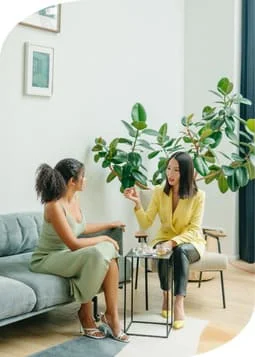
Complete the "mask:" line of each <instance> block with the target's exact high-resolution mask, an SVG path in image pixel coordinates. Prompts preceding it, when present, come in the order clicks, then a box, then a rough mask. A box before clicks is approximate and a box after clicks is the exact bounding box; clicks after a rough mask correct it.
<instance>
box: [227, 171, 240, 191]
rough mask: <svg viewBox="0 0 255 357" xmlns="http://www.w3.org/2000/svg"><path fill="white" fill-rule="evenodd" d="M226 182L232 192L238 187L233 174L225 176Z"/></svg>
mask: <svg viewBox="0 0 255 357" xmlns="http://www.w3.org/2000/svg"><path fill="white" fill-rule="evenodd" d="M227 183H228V187H229V188H230V190H231V191H232V192H236V191H237V190H238V189H239V185H238V182H237V180H236V176H235V174H234V175H232V176H228V177H227Z"/></svg>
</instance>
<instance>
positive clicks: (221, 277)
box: [220, 270, 226, 309]
mask: <svg viewBox="0 0 255 357" xmlns="http://www.w3.org/2000/svg"><path fill="white" fill-rule="evenodd" d="M220 282H221V292H222V302H223V309H226V300H225V289H224V281H223V271H222V270H221V271H220Z"/></svg>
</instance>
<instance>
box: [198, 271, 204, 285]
mask: <svg viewBox="0 0 255 357" xmlns="http://www.w3.org/2000/svg"><path fill="white" fill-rule="evenodd" d="M202 275H203V272H202V271H201V272H200V273H199V281H198V287H199V288H200V286H201V281H202Z"/></svg>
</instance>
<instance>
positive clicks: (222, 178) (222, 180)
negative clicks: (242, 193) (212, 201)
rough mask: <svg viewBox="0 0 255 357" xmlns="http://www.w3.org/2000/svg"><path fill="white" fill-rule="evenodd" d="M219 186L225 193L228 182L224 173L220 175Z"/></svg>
mask: <svg viewBox="0 0 255 357" xmlns="http://www.w3.org/2000/svg"><path fill="white" fill-rule="evenodd" d="M218 187H219V189H220V192H222V193H225V192H226V191H227V190H228V182H227V179H226V177H225V176H224V175H223V174H221V175H219V177H218Z"/></svg>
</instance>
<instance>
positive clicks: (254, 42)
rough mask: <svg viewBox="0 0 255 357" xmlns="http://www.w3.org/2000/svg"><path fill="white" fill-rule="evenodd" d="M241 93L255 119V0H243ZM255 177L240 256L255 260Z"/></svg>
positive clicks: (242, 204)
mask: <svg viewBox="0 0 255 357" xmlns="http://www.w3.org/2000/svg"><path fill="white" fill-rule="evenodd" d="M241 93H242V95H243V96H244V97H246V98H248V99H250V100H251V101H252V102H253V104H252V106H248V105H241V108H240V114H241V117H242V118H243V119H249V118H255V0H243V2H242V58H241ZM254 201H255V180H253V181H250V182H249V184H248V185H247V186H246V187H243V188H241V189H240V190H239V255H240V259H242V260H245V261H246V262H248V263H254V262H255V230H254V225H255V224H254V223H255V210H254Z"/></svg>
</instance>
